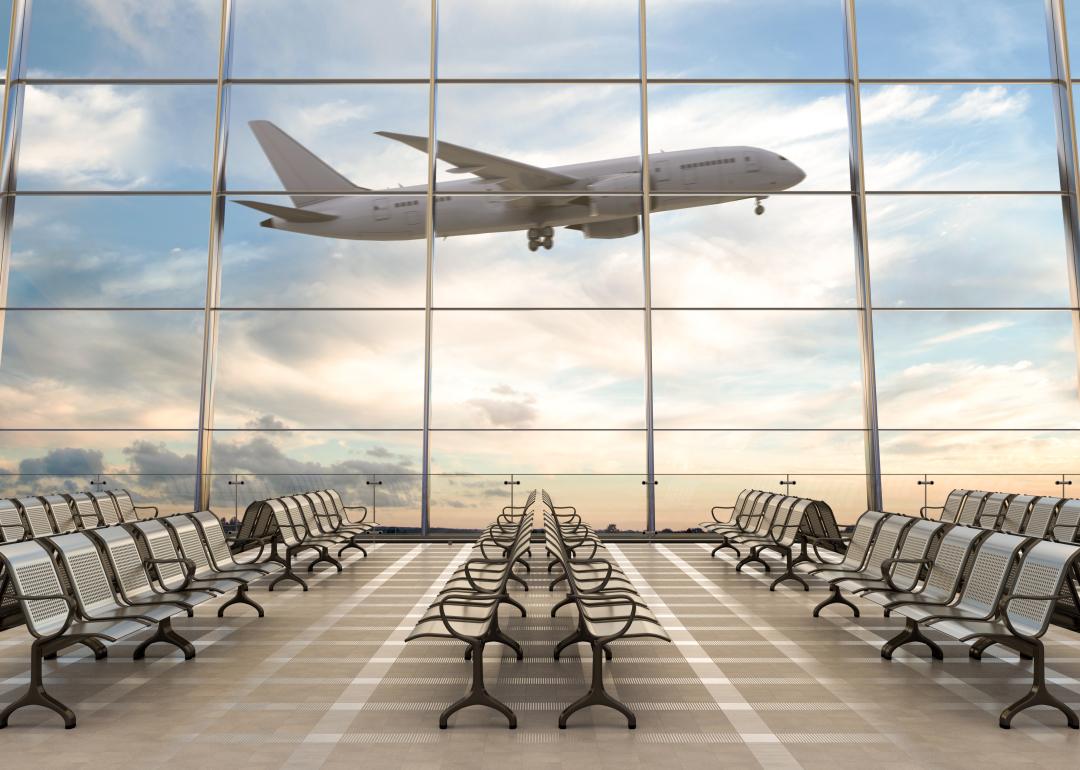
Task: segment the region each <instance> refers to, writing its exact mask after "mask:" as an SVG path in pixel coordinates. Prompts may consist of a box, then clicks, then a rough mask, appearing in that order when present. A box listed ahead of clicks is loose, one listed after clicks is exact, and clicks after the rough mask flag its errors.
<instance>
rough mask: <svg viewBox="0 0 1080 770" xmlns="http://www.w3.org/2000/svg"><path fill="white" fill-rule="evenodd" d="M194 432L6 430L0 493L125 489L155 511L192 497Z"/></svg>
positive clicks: (180, 505) (185, 505) (185, 507)
mask: <svg viewBox="0 0 1080 770" xmlns="http://www.w3.org/2000/svg"><path fill="white" fill-rule="evenodd" d="M195 447H196V433H195V431H193V430H192V431H168V432H164V431H157V432H154V431H106V432H100V433H95V432H91V431H48V432H44V431H43V432H35V431H10V432H4V433H2V434H0V495H3V496H4V497H22V496H25V495H40V494H45V493H46V492H49V491H61V492H84V491H86V490H89V489H112V490H116V489H127V490H128V491H129V492H131V495H132V497H133V498H134V500H135V504H136V505H156V506H158V508H159V509H160V512H161V514H163V515H167V514H170V513H176V512H178V511H190V510H191V505H192V500H194V499H195V474H196V463H195Z"/></svg>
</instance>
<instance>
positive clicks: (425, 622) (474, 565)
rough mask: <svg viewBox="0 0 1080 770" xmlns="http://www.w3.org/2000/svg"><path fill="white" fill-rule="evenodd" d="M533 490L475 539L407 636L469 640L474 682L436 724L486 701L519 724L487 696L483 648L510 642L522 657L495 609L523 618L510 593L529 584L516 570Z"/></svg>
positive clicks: (522, 560) (524, 547)
mask: <svg viewBox="0 0 1080 770" xmlns="http://www.w3.org/2000/svg"><path fill="white" fill-rule="evenodd" d="M535 501H536V493H535V490H534V491H533V492H532V493H530V495H529V497H528V499H527V501H526V504H525V505H524V506H521V507H510V506H507V507H506V508H504V509H503V511H502V513H500V514H499V515H498V517H497V518H496V520H495V521H494V522H492V523H491V524H490V525H489V526H488V527H486V528H485V529H484V531H483V533H482V534H481V535H480V537H479V538H477V539H476V541H475V542H474V543H473V549H472V553H471V554H470V555H469V558H468V559H466V560H465V561H464V563H462V564H461V565H460V566H459V567H457V568H456V569H455V571H454V573H453V574H452V575H451V577H450V579H449V580H447V581H446V584H445V585H444V586H443V588H442V590H441V591H440V592H439V593H438V595H437V596H436V598H435V601H434V602H432V603H431V605H430V606H429V607H428V608H427V610H426V611H425V612H423V613H422V615H421V617H420V619H419V620H418V621H417V623H416V626H415V628H413V630H412V632H411V633H410V634H409V635H408V636H407V637H406V638H405V641H406V642H411V641H414V640H416V639H424V638H435V639H456V640H459V641H461V642H464V643H465V644H466V645H467V648H466V652H465V660H471V661H472V684H471V686H470V687H469V691H468V693H467V694H466V695H465V696H464V697H463V698H461V699H459V700H458V701H456V702H455V703H452V704H451V705H450V706H449V707H448V708H447V709H446V710H445V711H443V712H442V713H441V714H440V715H439V727H440V729H443V730H445V729H446V728H447V725H448V724H449V722H448V720H449V719H450V717H451V716H452V715H453V714H455V713H456V712H458V711H460V710H461V709H463V708H466V707H468V706H485V707H487V708H490V709H494V710H495V711H498V712H499V713H500V714H503V715H504V716H505V717H506V718H507V721H508V722H509V723H510V729H511V730H513V729H516V728H517V715H516V714H514V712H513V710H512V709H511V708H510V707H509V706H508V705H506V704H505V703H504V702H502V701H501V700H499V699H498V698H496V697H495V696H493V695H491V694H490V693H489V692H488V691H487V689H486V687H485V685H484V649H485V647H486V646H487V645H488V644H490V643H492V642H497V643H499V644H503V645H505V646H507V647H509V648H510V649H511V650H513V651H514V653H515V654H516V655H517V659H518V660H522V659H523V658H524V654H523V652H522V649H521V645H520V644H519V643H518V642H517V641H516V640H514V639H513V638H511V637H510V636H508V635H507V634H506V632H505V631H504V630H503V629H502V627H501V626H500V625H499V608H500V607H501V606H502V605H504V604H507V605H510V606H511V607H513V608H514V609H516V610H517V611H518V612H519V613H521V617H525V615H526V612H525V607H524V605H522V604H521V603H520V602H519V601H517V600H516V599H515V598H514V597H512V596H511V595H510V584H511V583H512V582H513V583H517V584H519V585H520V587H521V589H522V590H524V591H528V590H529V586H528V583H526V582H525V580H524V579H523V578H522V577H521V576H520V575H518V574H516V573H515V571H514V570H515V567H517V566H519V565H522V566H524V568H525V570H526V572H527V571H528V569H529V564H528V562H527V561H526V558H527V557H528V556H529V555H530V554H531V551H530V545H529V543H530V539H531V537H532V529H533V510H532V509H533V506H534V504H535Z"/></svg>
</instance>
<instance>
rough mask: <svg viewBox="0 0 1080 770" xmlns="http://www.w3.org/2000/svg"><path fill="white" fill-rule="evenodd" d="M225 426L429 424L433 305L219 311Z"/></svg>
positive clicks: (219, 413) (218, 422) (219, 398)
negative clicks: (427, 368) (428, 342)
mask: <svg viewBox="0 0 1080 770" xmlns="http://www.w3.org/2000/svg"><path fill="white" fill-rule="evenodd" d="M218 325H219V334H220V339H219V341H218V370H217V389H216V392H215V397H214V400H215V407H214V409H215V421H214V425H215V427H218V428H251V427H259V426H262V425H266V426H267V427H275V428H277V429H295V428H314V429H319V428H333V429H346V428H359V429H365V428H420V427H421V426H422V424H423V419H422V415H423V385H424V367H423V362H424V314H423V313H422V312H415V311H362V310H358V311H349V310H345V311H322V310H298V311H273V310H263V311H258V310H254V311H231V310H223V311H221V312H220V314H219V321H218Z"/></svg>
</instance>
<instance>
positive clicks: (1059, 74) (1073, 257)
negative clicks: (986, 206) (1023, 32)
mask: <svg viewBox="0 0 1080 770" xmlns="http://www.w3.org/2000/svg"><path fill="white" fill-rule="evenodd" d="M1045 2H1046V6H1045V7H1046V36H1047V42H1048V43H1049V49H1050V73H1051V75H1050V76H1051V77H1052V78H1053V80H1054V83H1053V85H1052V86H1051V88H1053V90H1054V118H1055V121H1054V123H1055V126H1056V128H1057V150H1058V175H1059V178H1060V180H1061V189H1062V190H1063V191H1064V192H1065V194H1064V195H1062V196H1061V213H1062V216H1063V218H1064V222H1065V254H1066V269H1067V274H1068V280H1069V307H1070V308H1072V313H1071V315H1072V325H1073V345H1074V348H1075V351H1076V362H1077V373H1078V376H1080V209H1078V206H1080V187H1078V184H1080V180H1078V177H1077V170H1076V154H1077V153H1076V113H1075V112H1074V104H1073V91H1072V78H1071V71H1072V70H1071V66H1070V63H1069V41H1068V35H1067V34H1066V28H1065V4H1064V0H1045ZM1078 383H1080V380H1078Z"/></svg>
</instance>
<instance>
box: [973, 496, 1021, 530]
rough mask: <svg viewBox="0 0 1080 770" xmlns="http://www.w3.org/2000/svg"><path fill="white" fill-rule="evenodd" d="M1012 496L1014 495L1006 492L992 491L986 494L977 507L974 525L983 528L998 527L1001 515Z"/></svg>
mask: <svg viewBox="0 0 1080 770" xmlns="http://www.w3.org/2000/svg"><path fill="white" fill-rule="evenodd" d="M1014 497H1015V495H1012V494H1008V493H1006V492H994V493H993V494H991V495H987V496H986V498H985V499H984V500H983V504H982V506H981V507H980V508H979V518H978V520H977V521H976V522H975V525H976V526H979V527H982V528H983V529H1000V527H1001V517H1002V515H1003V513H1004V511H1005V509H1006V508H1007V507H1008V505H1009V502H1010V501H1011V500H1012V499H1013V498H1014Z"/></svg>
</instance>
